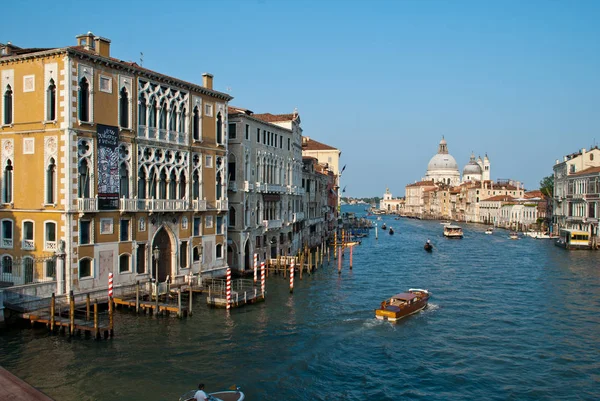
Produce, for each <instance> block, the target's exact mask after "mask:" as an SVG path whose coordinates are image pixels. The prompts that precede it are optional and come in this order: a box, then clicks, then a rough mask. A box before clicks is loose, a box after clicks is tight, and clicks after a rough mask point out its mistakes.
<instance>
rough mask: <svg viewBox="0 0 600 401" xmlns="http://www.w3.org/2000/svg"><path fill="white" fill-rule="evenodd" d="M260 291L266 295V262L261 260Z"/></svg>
mask: <svg viewBox="0 0 600 401" xmlns="http://www.w3.org/2000/svg"><path fill="white" fill-rule="evenodd" d="M260 291H261V292H262V294H263V297H264V296H265V262H260Z"/></svg>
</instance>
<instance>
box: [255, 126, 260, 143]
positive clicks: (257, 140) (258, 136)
mask: <svg viewBox="0 0 600 401" xmlns="http://www.w3.org/2000/svg"><path fill="white" fill-rule="evenodd" d="M256 142H257V143H260V128H257V129H256Z"/></svg>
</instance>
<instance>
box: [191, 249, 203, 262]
mask: <svg viewBox="0 0 600 401" xmlns="http://www.w3.org/2000/svg"><path fill="white" fill-rule="evenodd" d="M200 255H201V253H200V246H195V247H194V251H193V255H192V257H193V258H194V262H200Z"/></svg>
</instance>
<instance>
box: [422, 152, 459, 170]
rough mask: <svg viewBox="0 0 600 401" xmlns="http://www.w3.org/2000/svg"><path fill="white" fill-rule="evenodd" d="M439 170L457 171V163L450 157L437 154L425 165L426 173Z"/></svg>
mask: <svg viewBox="0 0 600 401" xmlns="http://www.w3.org/2000/svg"><path fill="white" fill-rule="evenodd" d="M439 170H456V171H458V163H456V160H455V159H454V157H452V155H450V154H447V153H446V154H443V153H438V154H437V155H435V156H433V157H432V158H431V160H430V161H429V164H428V165H427V171H428V172H430V173H431V172H434V171H439Z"/></svg>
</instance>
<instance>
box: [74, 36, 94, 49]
mask: <svg viewBox="0 0 600 401" xmlns="http://www.w3.org/2000/svg"><path fill="white" fill-rule="evenodd" d="M76 39H77V46H81V47H83V48H84V49H85V50H91V51H94V46H95V43H94V34H93V33H92V32H88V33H84V34H81V35H77V36H76Z"/></svg>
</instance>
